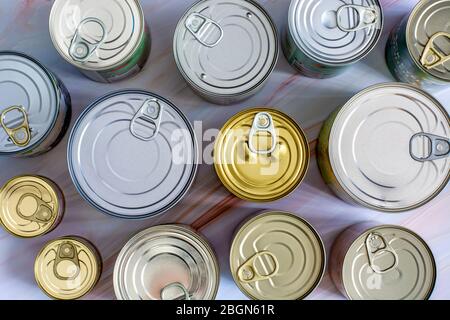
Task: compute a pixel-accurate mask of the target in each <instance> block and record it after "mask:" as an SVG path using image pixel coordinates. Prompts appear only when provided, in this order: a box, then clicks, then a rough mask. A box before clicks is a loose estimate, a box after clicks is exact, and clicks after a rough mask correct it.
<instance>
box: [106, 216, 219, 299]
mask: <svg viewBox="0 0 450 320" xmlns="http://www.w3.org/2000/svg"><path fill="white" fill-rule="evenodd" d="M218 286H219V266H218V263H217V259H216V257H215V255H214V252H213V250H212V248H211V247H210V246H209V244H208V243H207V242H206V241H205V240H203V238H202V237H201V236H200V235H198V234H197V233H195V232H194V231H192V230H191V229H190V228H188V227H184V226H178V225H163V226H156V227H152V228H149V229H147V230H144V231H142V232H140V233H138V234H137V235H136V236H134V237H133V238H132V239H131V240H130V241H128V243H127V244H126V245H125V247H124V248H123V249H122V251H121V252H120V254H119V256H118V258H117V261H116V264H115V267H114V290H115V293H116V297H117V298H118V299H121V300H212V299H214V298H215V296H216V293H217V289H218Z"/></svg>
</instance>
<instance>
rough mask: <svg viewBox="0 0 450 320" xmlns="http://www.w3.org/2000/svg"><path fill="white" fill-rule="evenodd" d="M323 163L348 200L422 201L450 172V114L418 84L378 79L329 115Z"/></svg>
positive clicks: (396, 207) (373, 203)
mask: <svg viewBox="0 0 450 320" xmlns="http://www.w3.org/2000/svg"><path fill="white" fill-rule="evenodd" d="M317 153H318V163H319V168H320V170H321V172H322V176H323V177H324V179H325V181H326V183H327V184H328V185H329V186H330V187H331V188H332V189H333V190H334V191H335V193H336V194H337V195H338V196H340V197H341V198H342V199H344V200H347V201H349V202H351V203H356V204H359V205H362V206H365V207H368V208H371V209H375V210H379V211H384V212H401V211H407V210H412V209H415V208H418V207H420V206H422V205H424V204H426V203H427V202H429V201H431V200H432V199H434V198H435V197H436V196H437V195H438V194H439V192H440V191H441V190H442V189H443V188H444V187H445V186H446V185H447V183H448V181H449V179H450V161H449V156H450V120H449V115H448V113H447V112H446V110H445V109H444V108H443V107H442V106H441V104H440V103H439V102H438V101H436V100H435V99H434V98H432V97H431V96H430V95H428V94H427V93H425V92H423V91H421V90H420V89H418V88H415V87H413V86H410V85H406V84H401V83H386V84H380V85H375V86H372V87H369V88H367V89H366V90H363V91H361V92H360V93H358V94H357V95H355V96H354V97H353V98H352V99H351V100H350V101H349V102H347V103H346V104H345V105H344V106H343V107H342V108H339V109H337V110H336V111H335V112H334V113H333V114H332V115H331V116H330V118H329V119H328V120H327V121H326V122H325V124H324V126H323V128H322V132H321V133H320V137H319V143H318V151H317Z"/></svg>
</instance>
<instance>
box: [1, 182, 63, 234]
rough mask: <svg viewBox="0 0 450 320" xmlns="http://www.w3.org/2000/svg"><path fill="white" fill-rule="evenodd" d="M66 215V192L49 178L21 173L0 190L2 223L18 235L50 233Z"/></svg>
mask: <svg viewBox="0 0 450 320" xmlns="http://www.w3.org/2000/svg"><path fill="white" fill-rule="evenodd" d="M63 215H64V196H63V193H62V191H61V189H59V187H58V186H57V185H56V184H55V183H54V182H53V181H51V180H50V179H47V178H44V177H39V176H19V177H15V178H13V179H11V180H9V181H8V182H7V183H6V184H5V185H4V186H3V187H2V188H1V190H0V224H1V225H3V227H4V228H5V230H6V231H8V232H9V233H11V234H13V235H15V236H18V237H22V238H33V237H38V236H41V235H44V234H46V233H49V232H50V231H52V230H53V229H55V228H56V227H57V226H58V224H59V223H60V222H61V220H62V217H63Z"/></svg>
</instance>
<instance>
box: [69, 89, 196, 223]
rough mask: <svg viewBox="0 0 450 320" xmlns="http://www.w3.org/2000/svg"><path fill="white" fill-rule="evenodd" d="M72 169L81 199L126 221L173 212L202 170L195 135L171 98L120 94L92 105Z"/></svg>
mask: <svg viewBox="0 0 450 320" xmlns="http://www.w3.org/2000/svg"><path fill="white" fill-rule="evenodd" d="M68 162H69V170H70V174H71V177H72V180H73V181H74V183H75V185H76V187H77V189H78V191H79V192H80V193H81V195H82V196H83V197H84V198H85V199H86V200H87V201H89V202H90V203H91V204H92V205H94V206H95V207H96V208H98V209H99V210H102V211H104V212H105V213H108V214H110V215H114V216H117V217H121V218H146V217H151V216H154V215H156V214H159V213H162V212H165V211H167V210H169V209H170V208H172V207H173V206H174V205H175V204H176V203H177V202H178V201H179V200H180V199H181V198H182V197H183V196H184V195H185V194H186V192H187V191H188V189H189V187H190V186H191V184H192V182H193V180H194V178H195V174H196V171H197V145H196V139H195V135H194V131H193V129H192V127H191V125H190V123H189V121H188V120H187V119H186V117H185V116H184V115H183V114H182V113H181V111H180V110H179V109H178V108H176V107H175V106H174V105H173V104H172V103H170V102H169V101H168V100H166V99H164V98H162V97H160V96H158V95H155V94H152V93H149V92H146V91H140V90H126V91H118V92H114V93H111V94H108V95H106V96H104V97H102V98H100V99H99V100H97V101H96V102H94V103H93V104H91V105H90V106H89V107H88V108H87V109H86V110H85V111H84V112H83V114H82V115H81V116H80V118H79V119H78V121H77V122H76V124H75V126H74V129H73V131H72V133H71V136H70V139H69V149H68Z"/></svg>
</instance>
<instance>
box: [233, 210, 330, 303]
mask: <svg viewBox="0 0 450 320" xmlns="http://www.w3.org/2000/svg"><path fill="white" fill-rule="evenodd" d="M325 260H326V258H325V248H324V245H323V242H322V240H321V238H320V236H319V234H318V233H317V231H316V230H315V229H314V228H313V227H312V226H311V225H310V224H309V223H308V222H306V221H305V220H303V219H301V218H299V217H297V216H295V215H293V214H290V213H286V212H278V211H275V212H266V213H263V214H261V215H258V216H256V217H253V218H251V219H249V220H248V221H246V222H244V224H243V225H242V226H241V227H240V228H239V229H238V231H237V232H236V234H235V237H234V240H233V243H232V245H231V251H230V268H231V274H232V276H233V279H234V281H235V282H236V284H237V286H238V287H239V289H241V291H242V292H243V293H244V294H245V295H247V296H248V297H249V298H251V299H254V300H300V299H303V298H305V297H306V296H307V295H309V294H310V293H311V292H312V291H313V290H314V289H315V288H316V287H317V286H318V285H319V283H320V281H321V280H322V277H323V274H324V271H325Z"/></svg>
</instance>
